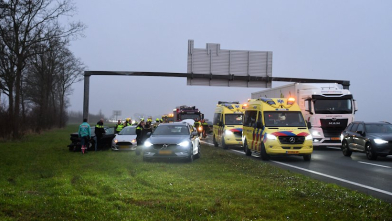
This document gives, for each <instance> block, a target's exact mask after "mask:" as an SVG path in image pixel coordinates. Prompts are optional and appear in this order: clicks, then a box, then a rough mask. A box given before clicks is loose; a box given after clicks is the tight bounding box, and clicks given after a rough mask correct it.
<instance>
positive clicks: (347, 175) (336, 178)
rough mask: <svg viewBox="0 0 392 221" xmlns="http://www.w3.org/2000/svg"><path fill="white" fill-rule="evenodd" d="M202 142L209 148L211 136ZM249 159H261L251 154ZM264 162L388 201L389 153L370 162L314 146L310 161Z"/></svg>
mask: <svg viewBox="0 0 392 221" xmlns="http://www.w3.org/2000/svg"><path fill="white" fill-rule="evenodd" d="M202 142H203V144H207V145H210V146H212V147H213V145H212V140H211V136H209V138H207V139H205V140H202ZM228 151H231V152H233V153H236V154H243V155H244V157H246V156H245V154H244V151H242V149H241V148H230V149H229V150H228ZM251 158H252V159H255V160H261V159H259V157H255V156H252V157H251ZM264 162H269V163H271V164H274V165H276V166H279V167H281V168H284V169H288V170H290V171H293V172H296V173H301V174H304V175H306V176H309V177H312V178H315V179H318V180H322V181H325V182H329V183H336V184H338V185H340V186H344V187H346V188H349V189H353V190H357V191H359V192H363V193H366V194H369V195H372V196H374V197H376V198H379V199H382V200H385V201H388V202H392V156H388V157H378V158H377V160H376V161H371V160H368V159H367V158H366V155H365V154H364V153H353V154H352V155H351V157H345V156H343V154H342V151H341V150H340V149H338V148H336V147H331V148H328V147H327V148H316V149H315V150H314V151H313V154H312V159H311V161H310V162H306V161H304V160H303V158H302V157H299V156H287V157H286V156H284V157H282V156H280V157H271V160H270V161H264Z"/></svg>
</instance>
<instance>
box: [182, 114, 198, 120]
mask: <svg viewBox="0 0 392 221" xmlns="http://www.w3.org/2000/svg"><path fill="white" fill-rule="evenodd" d="M180 118H181V119H180V120H185V119H192V120H196V119H199V120H200V115H199V114H181V115H180Z"/></svg>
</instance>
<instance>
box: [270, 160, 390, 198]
mask: <svg viewBox="0 0 392 221" xmlns="http://www.w3.org/2000/svg"><path fill="white" fill-rule="evenodd" d="M271 162H274V163H277V164H281V165H284V166H288V167H292V168H295V169H298V170H303V171H306V172H308V173H313V174H316V175H319V176H324V177H328V178H331V179H334V180H339V181H341V182H344V183H348V184H351V185H354V186H359V187H362V188H365V189H369V190H373V191H376V192H379V193H383V194H386V195H390V196H392V193H391V192H388V191H385V190H381V189H378V188H374V187H371V186H367V185H363V184H360V183H356V182H352V181H349V180H345V179H342V178H339V177H334V176H330V175H327V174H324V173H319V172H316V171H313V170H308V169H304V168H301V167H297V166H293V165H290V164H286V163H282V162H278V161H272V160H271Z"/></svg>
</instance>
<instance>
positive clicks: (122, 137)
mask: <svg viewBox="0 0 392 221" xmlns="http://www.w3.org/2000/svg"><path fill="white" fill-rule="evenodd" d="M113 139H117V141H118V142H121V141H129V142H130V141H132V140H134V139H136V135H119V134H117V135H116V136H115V137H114V138H113Z"/></svg>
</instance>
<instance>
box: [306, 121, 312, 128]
mask: <svg viewBox="0 0 392 221" xmlns="http://www.w3.org/2000/svg"><path fill="white" fill-rule="evenodd" d="M306 126H308V129H311V128H312V123H310V122H309V121H308V122H306Z"/></svg>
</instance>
